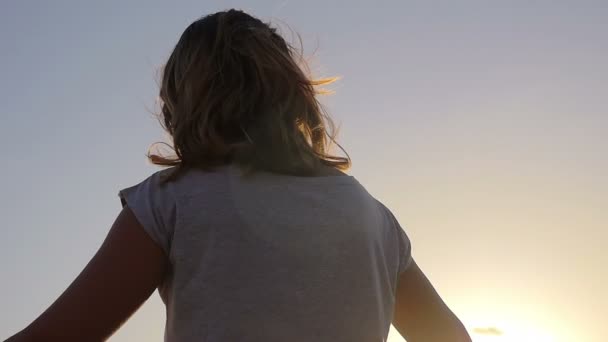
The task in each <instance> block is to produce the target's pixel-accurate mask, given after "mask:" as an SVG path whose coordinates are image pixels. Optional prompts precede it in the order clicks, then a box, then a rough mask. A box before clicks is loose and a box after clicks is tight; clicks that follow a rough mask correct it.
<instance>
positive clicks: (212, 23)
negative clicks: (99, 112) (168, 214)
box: [148, 9, 351, 181]
mask: <svg viewBox="0 0 608 342" xmlns="http://www.w3.org/2000/svg"><path fill="white" fill-rule="evenodd" d="M307 73H309V72H308V67H307V66H306V63H305V62H304V59H303V58H302V56H301V54H299V53H298V52H297V51H296V49H294V48H293V47H292V46H291V45H290V44H289V43H287V42H286V41H285V40H284V39H283V38H282V37H281V36H280V35H279V34H278V33H277V30H276V29H275V28H273V27H271V26H270V25H269V24H266V23H264V22H262V21H260V20H259V19H257V18H255V17H252V16H250V15H249V14H247V13H245V12H243V11H240V10H234V9H231V10H228V11H223V12H217V13H214V14H210V15H207V16H205V17H202V18H200V19H198V20H196V21H195V22H193V23H192V24H191V25H190V26H188V28H186V30H185V31H184V32H183V34H182V35H181V37H180V39H179V41H178V43H177V45H176V46H175V48H174V50H173V52H172V53H171V55H170V57H169V59H168V61H167V63H166V64H165V66H164V69H163V73H162V82H161V85H160V101H161V113H160V115H159V116H160V121H161V124H162V125H163V127H164V128H165V130H166V131H167V132H168V133H169V134H170V135H171V137H172V142H173V145H172V149H173V151H174V154H175V155H174V156H164V155H162V154H160V153H150V152H148V158H149V160H150V161H151V162H152V163H153V164H156V165H161V166H175V168H174V170H173V172H172V173H171V174H170V176H169V178H168V181H169V180H172V179H175V178H176V177H177V176H179V174H180V173H181V172H182V171H184V170H185V169H187V168H200V169H205V170H208V169H212V168H214V167H216V166H220V165H224V164H228V163H233V162H234V163H237V164H239V165H241V166H243V167H244V169H245V170H249V171H254V170H257V169H259V170H265V171H269V172H276V173H283V174H293V175H303V176H307V175H313V174H314V173H315V171H316V170H318V168H319V167H321V166H323V165H325V166H330V167H333V168H337V169H340V170H345V169H348V168H349V167H350V165H351V161H350V158H349V157H348V153H346V151H344V149H343V148H342V147H341V146H340V145H339V144H338V143H337V142H336V141H335V129H334V124H333V123H332V121H331V119H330V118H329V116H328V115H327V114H326V112H325V110H324V109H323V106H322V105H321V104H320V103H319V102H318V100H317V98H316V95H317V94H320V93H323V90H320V89H318V87H319V86H322V85H326V84H329V83H331V82H333V81H334V80H335V78H325V79H318V80H314V79H312V78H310V77H309V76H308V75H307ZM332 143H334V144H336V145H337V146H338V147H339V148H340V149H341V150H342V151H343V152H344V154H345V155H346V157H340V156H334V155H332V154H330V153H329V152H328V150H329V149H330V147H331V144H332Z"/></svg>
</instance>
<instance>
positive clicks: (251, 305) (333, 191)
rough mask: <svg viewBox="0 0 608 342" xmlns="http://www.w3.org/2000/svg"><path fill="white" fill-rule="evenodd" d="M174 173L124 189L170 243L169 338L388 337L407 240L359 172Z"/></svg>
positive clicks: (153, 231)
mask: <svg viewBox="0 0 608 342" xmlns="http://www.w3.org/2000/svg"><path fill="white" fill-rule="evenodd" d="M166 172H167V171H161V172H157V173H155V174H154V175H152V176H151V177H149V178H148V179H146V180H145V181H143V182H142V183H140V184H138V185H136V186H134V187H131V188H128V189H125V190H123V191H121V193H120V195H121V198H122V199H123V203H126V204H127V205H128V206H129V208H131V210H132V211H133V213H134V214H135V216H136V217H137V218H138V220H139V221H140V222H141V223H142V226H143V227H144V229H145V230H146V231H147V232H148V233H149V234H150V236H152V238H153V239H154V240H155V241H156V242H157V243H158V244H159V245H160V246H162V247H163V249H164V251H165V252H166V254H167V255H168V257H169V260H170V265H171V266H170V271H169V272H168V273H167V275H166V277H165V279H164V280H163V282H162V284H161V285H160V287H159V291H160V294H161V297H162V299H163V301H164V302H165V304H166V305H167V325H166V340H167V341H191V340H200V339H201V338H202V339H204V340H205V341H328V342H329V341H332V342H336V341H382V340H385V339H386V336H387V333H388V329H389V326H390V324H391V320H392V314H393V306H394V292H395V289H396V282H397V276H398V273H399V271H400V270H403V269H405V267H406V266H407V263H408V261H409V260H410V254H409V251H410V249H409V241H408V239H407V237H406V236H405V234H404V233H403V230H402V229H400V228H399V227H398V225H397V224H396V221H395V220H394V219H393V217H392V215H391V214H390V212H389V211H388V210H387V209H386V208H385V207H384V206H382V205H381V204H380V203H379V202H378V201H376V200H375V199H374V198H373V197H372V196H370V194H368V193H367V191H365V189H364V188H363V186H361V184H359V182H358V181H357V180H356V179H355V178H354V177H352V176H347V175H332V176H320V177H297V176H288V175H280V174H274V173H267V172H256V173H254V174H253V175H251V176H249V177H243V176H241V173H240V170H239V169H238V167H236V166H225V167H220V168H218V169H216V170H215V171H213V172H203V171H196V170H192V171H188V172H187V173H185V174H183V175H182V176H181V177H180V178H179V179H177V180H176V181H173V182H171V183H167V184H166V185H161V178H162V177H163V174H165V173H166Z"/></svg>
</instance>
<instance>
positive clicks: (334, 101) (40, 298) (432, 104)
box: [0, 0, 608, 342]
mask: <svg viewBox="0 0 608 342" xmlns="http://www.w3.org/2000/svg"><path fill="white" fill-rule="evenodd" d="M230 7H237V8H242V9H245V10H247V11H250V12H251V13H252V14H254V15H257V16H259V17H261V18H262V19H264V20H271V21H273V22H275V23H280V22H281V21H283V22H286V23H288V24H289V25H290V27H291V28H292V29H294V30H296V31H297V32H299V33H300V34H301V35H302V38H303V40H304V46H305V53H306V54H308V55H311V54H312V53H313V52H314V51H316V52H315V54H314V57H313V58H312V59H311V61H312V69H313V71H314V72H315V74H316V75H318V76H334V75H337V76H341V77H342V79H341V80H340V81H339V82H338V83H336V84H335V85H333V86H332V89H333V90H335V91H336V94H335V95H332V96H330V97H327V98H325V99H324V102H325V103H326V105H327V107H328V109H329V111H330V113H331V114H332V115H333V117H334V118H335V120H336V121H337V122H338V123H340V125H341V135H340V136H341V138H340V140H339V141H340V142H341V143H342V144H343V146H344V147H345V148H346V149H347V151H348V152H349V153H350V155H351V157H352V159H353V162H354V166H353V169H352V171H351V174H353V175H354V176H355V177H356V178H357V179H359V181H360V182H361V183H363V184H364V185H366V186H367V188H368V189H369V191H370V192H371V193H372V194H373V195H375V196H376V197H378V198H380V199H381V200H383V201H384V202H385V203H386V205H387V206H388V207H389V208H391V209H392V210H393V211H394V212H395V214H396V216H397V217H398V219H399V220H400V222H401V224H402V225H403V226H404V227H405V229H406V231H407V233H408V235H409V236H410V238H411V240H412V246H413V254H414V257H415V258H416V260H417V262H418V263H419V264H420V266H421V267H422V268H423V270H424V271H425V272H426V273H427V275H428V277H429V278H430V279H431V281H432V282H433V283H434V285H435V286H436V288H437V289H438V291H439V292H440V294H441V295H442V296H443V297H444V299H445V301H446V302H447V303H448V305H449V306H450V307H451V308H452V309H453V310H454V311H455V312H456V314H457V315H458V316H459V317H460V318H461V319H462V320H463V322H464V324H465V325H466V326H467V328H468V329H470V330H471V332H473V331H474V329H475V328H479V329H478V330H476V331H477V333H475V335H474V340H475V341H478V342H481V341H490V342H499V341H524V340H525V339H530V340H531V341H577V342H578V341H583V342H586V341H604V340H605V337H606V336H607V335H608V331H607V327H606V317H608V309H607V308H608V294H607V293H606V289H608V267H606V265H607V264H608V253H607V252H606V249H605V246H606V243H607V242H608V224H607V222H608V179H607V175H608V102H607V101H606V97H607V95H608V65H607V63H606V61H607V60H608V20H607V18H608V2H606V1H600V0H598V1H582V0H577V1H574V0H572V1H532V0H530V1H514V0H513V1H277V0H268V1H258V0H256V1H248V2H243V1H241V2H236V1H171V2H169V1H142V0H137V1H117V0H116V1H75V0H74V1H37V2H35V1H27V0H5V1H2V2H1V3H0V41H1V42H2V47H1V49H0V75H1V78H0V103H1V104H2V105H1V106H0V145H1V146H3V148H4V151H3V155H2V171H1V175H2V177H1V180H0V193H1V194H2V195H1V196H0V216H1V217H2V218H3V221H4V224H3V229H2V232H3V237H2V239H0V271H1V273H2V281H1V282H0V293H1V295H0V300H1V301H0V307H2V308H3V309H2V311H0V338H4V337H6V336H8V335H9V334H11V333H13V332H15V331H16V330H18V329H20V328H22V327H24V326H25V325H26V324H28V323H29V322H30V321H31V320H33V319H34V318H35V317H36V316H37V315H38V314H39V313H41V312H42V311H43V310H44V309H45V308H46V307H47V306H48V305H50V304H51V302H52V301H53V300H54V299H55V298H56V297H57V296H58V295H59V294H60V293H61V292H62V291H63V290H64V289H65V288H66V287H67V285H68V284H69V283H70V282H71V281H72V280H73V279H74V278H75V277H76V276H77V275H78V273H79V272H80V271H81V270H82V268H83V267H84V265H85V264H86V263H87V262H88V261H89V259H90V258H91V257H92V256H93V254H94V253H95V252H96V250H97V248H98V247H99V245H100V244H101V242H102V240H103V239H104V237H105V235H106V233H107V232H108V229H109V227H110V225H111V223H112V222H113V220H114V218H115V217H116V215H117V214H118V212H119V211H120V201H119V200H118V197H117V192H118V190H120V189H121V188H124V187H126V186H130V185H133V184H135V183H137V182H139V181H141V180H143V179H144V178H145V177H147V176H148V175H149V174H151V173H152V172H154V171H155V170H156V168H155V167H153V166H151V165H149V164H148V163H147V162H146V159H145V152H146V150H147V147H148V145H149V144H150V143H152V142H154V141H158V140H162V139H163V136H164V135H163V133H162V131H161V129H160V127H159V126H158V125H157V122H156V120H155V119H154V118H153V116H152V115H151V114H150V112H151V111H154V110H156V109H157V107H156V105H155V99H156V94H157V85H156V83H155V79H156V78H157V71H158V68H159V67H160V66H161V65H162V63H163V62H164V59H165V58H166V57H167V56H168V54H169V53H170V51H171V49H172V47H173V46H174V45H175V43H176V42H177V39H178V38H179V35H180V34H181V32H182V31H183V30H184V29H185V27H186V26H187V25H188V24H189V23H190V22H192V21H193V20H195V19H196V18H197V17H199V16H201V15H204V14H207V13H210V12H215V11H217V10H221V9H225V8H230ZM284 32H286V33H287V37H288V38H289V37H290V35H289V31H286V30H284ZM163 329H164V309H163V307H162V303H161V301H160V299H159V297H158V293H155V294H154V295H153V296H152V298H151V299H150V300H149V301H148V302H147V303H146V304H145V305H144V307H143V308H142V309H140V311H138V312H137V313H136V314H135V316H134V317H133V318H132V319H131V320H130V321H129V322H128V323H127V324H126V325H125V326H124V327H123V328H122V329H121V330H120V331H119V332H118V333H117V334H116V335H115V337H113V338H112V339H111V340H112V341H116V342H121V341H153V342H154V341H162V332H163ZM390 341H394V342H396V341H401V338H400V337H396V334H395V331H391V339H390Z"/></svg>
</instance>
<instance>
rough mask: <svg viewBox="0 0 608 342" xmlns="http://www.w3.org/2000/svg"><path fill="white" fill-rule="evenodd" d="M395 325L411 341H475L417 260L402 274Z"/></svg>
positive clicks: (396, 301) (398, 289)
mask: <svg viewBox="0 0 608 342" xmlns="http://www.w3.org/2000/svg"><path fill="white" fill-rule="evenodd" d="M393 325H394V326H395V328H396V329H397V331H399V333H400V334H401V336H403V337H405V339H406V340H407V341H410V342H419V341H422V342H471V337H470V336H469V334H468V333H467V330H466V329H465V327H464V326H463V325H462V323H461V322H460V320H459V319H458V317H456V315H454V313H453V312H452V311H451V310H450V309H449V308H448V306H447V305H446V304H445V303H444V302H443V300H442V299H441V297H439V294H437V291H435V288H434V287H433V285H432V284H431V282H430V281H429V280H428V279H427V277H426V276H425V275H424V273H423V272H422V270H420V268H419V267H418V265H417V264H416V262H415V261H414V260H412V261H411V264H410V266H408V268H407V269H406V270H405V271H404V272H403V273H402V274H401V276H400V277H399V282H398V284H397V294H396V298H395V311H394V317H393Z"/></svg>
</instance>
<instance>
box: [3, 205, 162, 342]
mask: <svg viewBox="0 0 608 342" xmlns="http://www.w3.org/2000/svg"><path fill="white" fill-rule="evenodd" d="M167 265H168V259H167V257H166V255H165V254H164V252H163V250H162V249H161V248H160V247H159V246H157V245H156V244H155V243H154V241H153V240H152V239H151V238H150V237H149V236H148V234H147V233H146V232H145V231H144V229H143V227H142V226H141V225H140V224H139V222H138V221H137V219H136V218H135V216H134V215H133V213H132V212H131V210H130V209H129V208H128V207H127V206H125V207H124V208H123V210H122V212H121V213H120V214H119V215H118V217H117V219H116V221H115V222H114V224H113V225H112V228H111V229H110V232H109V233H108V236H107V237H106V239H105V241H104V242H103V244H102V245H101V247H100V248H99V250H98V251H97V253H96V254H95V256H94V257H93V259H91V261H90V262H89V263H88V265H87V266H86V267H85V268H84V270H83V271H82V272H81V273H80V275H79V276H78V277H77V278H76V280H74V282H73V283H72V284H71V285H70V286H69V287H68V288H67V290H65V292H64V293H63V294H62V295H61V296H60V297H59V298H58V299H57V300H56V301H55V302H54V303H53V304H52V305H51V306H50V307H49V308H48V309H47V310H46V311H45V312H44V313H42V315H40V317H38V318H37V319H36V320H35V321H34V322H32V323H31V324H30V325H29V326H28V327H27V328H25V329H24V330H23V331H21V332H19V333H18V334H16V335H15V336H13V337H11V338H9V339H8V340H6V341H5V342H22V341H27V342H30V341H66V342H68V341H104V340H106V339H108V338H109V337H110V336H111V335H112V334H113V333H114V332H115V331H116V330H117V329H118V328H119V327H120V326H121V325H122V324H123V323H124V322H126V321H127V319H128V318H129V317H130V316H131V315H132V314H133V313H134V312H135V311H136V310H137V309H138V308H139V307H140V306H141V304H142V303H143V302H144V301H146V299H148V297H150V295H151V294H152V293H153V292H154V290H155V289H156V287H157V286H158V284H159V283H160V282H161V280H162V279H163V276H164V274H165V272H166V269H167Z"/></svg>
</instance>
